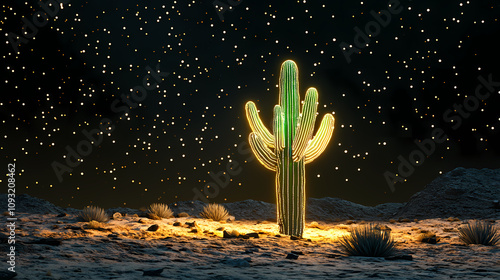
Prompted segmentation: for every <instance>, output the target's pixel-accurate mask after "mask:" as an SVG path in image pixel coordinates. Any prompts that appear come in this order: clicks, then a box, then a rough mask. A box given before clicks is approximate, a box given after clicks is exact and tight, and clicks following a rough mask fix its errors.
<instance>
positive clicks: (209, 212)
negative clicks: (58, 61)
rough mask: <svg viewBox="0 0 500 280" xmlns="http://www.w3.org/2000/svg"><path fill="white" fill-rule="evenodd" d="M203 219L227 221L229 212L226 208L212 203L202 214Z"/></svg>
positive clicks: (206, 206) (204, 208)
mask: <svg viewBox="0 0 500 280" xmlns="http://www.w3.org/2000/svg"><path fill="white" fill-rule="evenodd" d="M200 215H201V216H202V217H203V218H206V219H212V220H214V221H225V220H226V219H227V218H228V217H229V212H227V210H226V208H224V206H222V205H220V204H217V203H212V204H208V205H205V207H203V212H201V213H200Z"/></svg>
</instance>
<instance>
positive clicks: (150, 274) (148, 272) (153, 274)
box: [142, 268, 163, 276]
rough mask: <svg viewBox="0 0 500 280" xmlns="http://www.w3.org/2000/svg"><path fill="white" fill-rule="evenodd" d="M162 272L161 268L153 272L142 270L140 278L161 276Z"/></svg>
mask: <svg viewBox="0 0 500 280" xmlns="http://www.w3.org/2000/svg"><path fill="white" fill-rule="evenodd" d="M162 272H163V268H160V269H154V270H144V271H143V272H142V276H161V273H162Z"/></svg>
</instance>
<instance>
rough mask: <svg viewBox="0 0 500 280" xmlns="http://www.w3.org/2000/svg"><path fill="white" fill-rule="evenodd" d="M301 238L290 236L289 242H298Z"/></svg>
mask: <svg viewBox="0 0 500 280" xmlns="http://www.w3.org/2000/svg"><path fill="white" fill-rule="evenodd" d="M300 239H301V238H300V237H298V236H293V235H292V236H290V240H300Z"/></svg>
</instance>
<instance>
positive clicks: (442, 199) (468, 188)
mask: <svg viewBox="0 0 500 280" xmlns="http://www.w3.org/2000/svg"><path fill="white" fill-rule="evenodd" d="M498 197H500V169H487V168H484V169H474V168H468V169H465V168H462V167H458V168H455V169H453V170H452V171H450V172H447V173H445V174H444V175H442V176H439V177H438V178H436V179H435V180H433V181H432V182H431V183H429V184H428V185H427V186H426V187H425V189H424V190H422V191H421V192H418V193H416V194H415V195H413V196H412V197H411V198H410V200H409V201H408V203H407V204H406V205H405V206H404V207H403V208H401V209H400V210H399V211H398V213H397V215H398V216H405V217H411V218H426V219H430V218H443V217H450V216H453V217H457V218H460V219H462V220H463V219H499V218H500V212H499V211H497V210H496V209H494V207H492V200H494V199H497V198H498Z"/></svg>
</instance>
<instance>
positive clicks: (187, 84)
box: [0, 0, 500, 208]
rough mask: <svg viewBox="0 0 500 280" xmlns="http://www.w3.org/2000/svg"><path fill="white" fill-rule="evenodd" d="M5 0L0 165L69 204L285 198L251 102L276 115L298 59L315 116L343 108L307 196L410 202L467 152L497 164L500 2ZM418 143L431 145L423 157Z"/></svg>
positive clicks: (20, 188) (477, 160)
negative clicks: (314, 99)
mask: <svg viewBox="0 0 500 280" xmlns="http://www.w3.org/2000/svg"><path fill="white" fill-rule="evenodd" d="M445 2H446V3H445ZM40 3H41V4H40ZM1 10H2V17H1V19H0V22H1V27H0V28H1V31H2V32H1V33H2V34H3V35H4V44H2V46H1V47H0V48H1V65H0V66H1V67H0V73H1V77H2V79H1V82H0V85H1V86H0V91H1V95H0V96H1V97H0V117H1V123H0V125H1V134H0V136H1V137H0V151H1V152H0V155H1V158H2V159H3V160H2V165H3V166H4V167H5V169H7V164H8V163H15V164H16V172H17V173H16V183H17V193H18V194H19V193H27V194H30V195H33V196H37V197H40V198H44V199H47V200H49V201H51V202H53V203H55V204H57V205H60V206H71V207H75V208H81V207H84V206H85V205H89V204H94V205H99V206H101V207H105V208H107V207H117V206H125V207H133V208H138V207H143V206H147V205H149V204H150V203H153V202H165V203H171V202H174V201H181V200H192V199H194V198H199V197H204V198H207V196H208V201H210V202H233V201H239V200H244V199H255V200H263V201H267V202H274V201H275V197H274V196H275V190H274V173H273V172H271V171H269V170H267V169H265V168H264V167H263V166H262V165H261V164H260V163H259V162H258V161H257V160H256V159H255V158H253V157H252V154H251V153H250V152H249V147H248V144H247V138H248V134H249V133H250V128H249V125H248V123H247V120H246V117H245V111H244V105H245V103H246V102H247V101H249V100H252V101H254V102H255V103H256V105H257V107H258V108H259V110H260V115H261V117H262V119H263V121H264V123H265V124H266V125H268V127H269V128H271V124H272V109H273V106H274V105H275V104H277V102H278V88H277V84H278V78H279V69H280V65H281V63H282V62H283V61H285V60H287V59H292V60H294V61H295V62H296V63H297V64H298V66H299V77H300V91H301V96H302V98H303V97H304V94H305V91H306V89H307V88H308V87H316V88H317V89H318V92H319V106H318V112H319V117H318V119H320V118H321V117H322V115H324V114H325V113H333V114H334V116H335V119H336V121H335V131H334V134H333V138H332V140H331V142H330V144H329V146H328V148H327V149H326V150H325V152H324V153H323V155H322V156H321V157H320V158H319V159H317V160H316V161H314V162H313V163H310V164H308V165H307V166H306V176H307V179H306V182H307V187H306V189H307V193H308V196H309V197H316V198H320V197H327V196H330V197H339V198H343V199H347V200H350V201H353V202H356V203H361V204H365V205H375V204H379V203H385V202H404V201H407V200H408V199H409V197H410V196H411V195H413V194H414V193H416V192H417V191H419V190H421V189H422V188H423V187H424V186H425V184H427V183H429V182H430V181H432V180H433V179H435V178H436V177H437V176H439V175H440V174H442V173H444V172H447V171H450V170H452V169H454V168H456V167H459V166H462V167H474V168H485V167H486V168H499V166H500V160H499V155H500V145H499V143H500V141H499V133H498V130H499V129H500V127H499V124H498V122H499V121H500V113H499V110H498V102H499V101H500V98H499V90H500V67H499V62H500V55H499V51H498V50H499V49H500V45H499V43H498V42H499V41H498V40H497V38H498V36H499V35H500V24H499V22H498V18H499V15H500V14H499V10H500V6H499V4H498V2H496V1H492V0H487V1H479V0H476V1H407V0H406V1H404V0H401V1H395V0H391V1H310V0H301V1H288V2H287V3H285V2H283V1H249V0H241V1H234V0H220V1H219V0H216V1H156V0H151V1H129V0H122V1H115V0H109V1H78V2H77V1H69V0H64V1H63V0H61V1H55V0H44V1H29V0H27V1H2V6H1ZM35 24H36V25H35ZM23 26H24V27H23ZM496 81H499V82H496ZM478 87H479V90H478ZM146 88H147V89H146ZM317 126H319V120H317V121H316V127H317ZM436 130H439V131H441V132H443V134H444V136H442V135H441V138H442V139H443V141H438V142H441V143H438V142H436V141H435V140H437V139H436V137H435V138H434V140H433V139H432V137H433V136H435V132H436ZM443 137H444V138H443ZM438 138H439V137H438ZM415 141H417V142H418V141H422V142H420V143H427V145H428V146H427V149H428V151H429V150H432V151H431V152H428V153H426V154H425V156H424V157H423V158H419V155H420V154H423V153H424V152H425V151H423V150H422V149H425V148H419V147H421V146H419V145H417V144H416V142H415ZM430 142H432V143H434V144H432V145H431V144H429V143H430ZM424 147H425V145H424ZM431 147H433V148H432V149H431ZM71 151H73V152H71ZM415 151H417V152H415ZM418 151H420V152H418ZM75 153H77V155H76V156H75ZM419 153H420V154H419ZM415 155H417V157H416V158H418V160H413V161H412V159H411V156H415ZM413 158H414V159H415V157H413ZM403 161H408V164H410V165H411V166H413V168H411V169H412V170H411V172H409V171H408V170H407V169H406V170H405V169H404V167H403V169H401V170H399V169H400V165H401V164H402V162H403ZM412 162H413V164H412ZM228 163H230V164H232V165H237V167H238V168H237V169H236V170H237V171H238V172H233V173H232V174H229V173H228V172H227V166H228ZM388 174H389V175H388ZM396 175H397V179H396V180H392V179H391V180H388V179H387V178H388V176H389V177H390V176H396ZM226 180H227V181H226ZM210 182H212V184H211V188H206V185H207V184H210ZM394 182H395V183H394ZM0 183H1V184H2V185H3V186H4V190H6V189H7V181H6V180H5V179H2V180H1V182H0ZM214 183H215V184H214ZM207 191H208V193H207ZM2 192H6V191H2Z"/></svg>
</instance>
